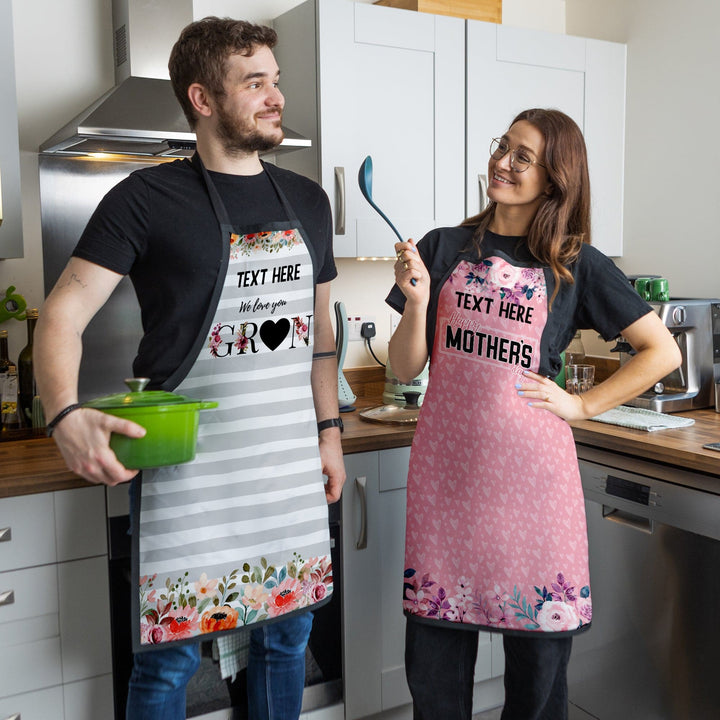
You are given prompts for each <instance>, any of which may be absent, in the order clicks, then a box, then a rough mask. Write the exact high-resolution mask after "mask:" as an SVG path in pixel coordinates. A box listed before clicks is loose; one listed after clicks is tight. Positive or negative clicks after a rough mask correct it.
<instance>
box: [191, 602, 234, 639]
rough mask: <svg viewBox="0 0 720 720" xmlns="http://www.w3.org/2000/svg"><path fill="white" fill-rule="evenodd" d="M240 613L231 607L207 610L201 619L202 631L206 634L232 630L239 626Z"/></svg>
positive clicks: (223, 606)
mask: <svg viewBox="0 0 720 720" xmlns="http://www.w3.org/2000/svg"><path fill="white" fill-rule="evenodd" d="M237 619H238V611H237V610H233V608H231V607H230V606H229V605H222V606H221V607H217V608H213V609H212V610H207V611H206V612H204V613H203V614H202V617H201V618H200V630H201V632H204V633H210V632H218V631H219V630H232V629H233V628H234V627H236V626H237Z"/></svg>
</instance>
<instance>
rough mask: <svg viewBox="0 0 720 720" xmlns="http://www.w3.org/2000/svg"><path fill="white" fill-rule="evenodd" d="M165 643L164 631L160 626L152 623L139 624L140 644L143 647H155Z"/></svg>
mask: <svg viewBox="0 0 720 720" xmlns="http://www.w3.org/2000/svg"><path fill="white" fill-rule="evenodd" d="M164 641H165V630H164V628H163V626H162V625H157V624H155V623H153V622H143V623H141V624H140V642H141V643H142V644H143V645H157V644H159V643H161V642H164Z"/></svg>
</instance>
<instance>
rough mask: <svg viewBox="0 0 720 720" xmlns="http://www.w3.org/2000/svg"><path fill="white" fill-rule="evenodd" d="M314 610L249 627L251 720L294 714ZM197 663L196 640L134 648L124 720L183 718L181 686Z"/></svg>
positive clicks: (290, 718) (288, 718)
mask: <svg viewBox="0 0 720 720" xmlns="http://www.w3.org/2000/svg"><path fill="white" fill-rule="evenodd" d="M311 628H312V613H311V612H306V613H302V614H299V615H295V616H293V617H292V618H288V619H287V620H279V621H277V622H273V623H269V624H266V625H262V626H261V627H259V628H256V629H255V630H252V631H251V634H250V655H249V659H248V669H247V674H248V708H249V712H250V717H251V718H252V720H296V718H298V716H299V715H300V708H301V706H302V694H303V687H304V686H305V647H306V646H307V641H308V638H309V637H310V630H311ZM199 664H200V645H199V644H188V645H181V646H179V647H176V648H173V647H170V648H167V649H164V650H151V651H148V652H144V653H138V654H137V655H135V657H134V659H133V671H132V675H131V676H130V684H129V690H128V701H127V714H126V718H127V720H185V688H186V687H187V684H188V682H189V681H190V678H191V677H192V676H193V675H194V674H195V671H196V670H197V669H198V666H199Z"/></svg>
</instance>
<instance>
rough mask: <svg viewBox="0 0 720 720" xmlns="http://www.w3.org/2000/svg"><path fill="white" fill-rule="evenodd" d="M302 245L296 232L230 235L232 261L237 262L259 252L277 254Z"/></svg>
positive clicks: (274, 231) (281, 231) (273, 231)
mask: <svg viewBox="0 0 720 720" xmlns="http://www.w3.org/2000/svg"><path fill="white" fill-rule="evenodd" d="M301 243H302V240H300V238H299V237H298V236H297V233H296V232H295V230H266V231H263V232H257V233H248V234H247V235H239V234H238V233H230V259H231V260H237V258H239V257H240V256H241V255H252V254H253V253H258V252H268V253H277V252H280V250H282V249H284V248H291V247H293V246H295V245H300V244H301Z"/></svg>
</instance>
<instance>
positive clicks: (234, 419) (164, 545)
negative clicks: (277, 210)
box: [132, 156, 333, 652]
mask: <svg viewBox="0 0 720 720" xmlns="http://www.w3.org/2000/svg"><path fill="white" fill-rule="evenodd" d="M194 163H195V165H196V167H198V169H199V171H200V172H202V175H203V178H204V179H205V183H206V186H207V189H208V193H209V195H210V198H211V200H212V203H213V207H214V210H215V213H216V215H217V217H218V222H219V223H220V227H221V231H222V235H223V238H225V239H226V242H225V245H226V256H225V257H224V258H223V263H222V267H221V271H220V275H219V281H218V288H217V289H216V294H215V297H216V298H217V304H216V305H215V303H213V307H212V308H210V310H209V312H208V314H207V316H206V318H205V323H204V328H203V333H202V336H201V338H199V341H198V345H199V349H198V352H197V354H196V356H195V353H193V355H192V356H191V359H190V361H189V362H187V363H186V364H185V367H182V368H180V369H179V371H178V372H177V373H176V374H175V375H174V376H173V378H171V380H170V381H169V382H170V384H171V385H174V386H175V387H174V389H175V390H177V391H178V392H180V393H182V394H183V395H188V396H190V397H196V398H198V399H204V400H216V401H217V402H218V403H219V406H218V408H217V409H216V410H211V411H207V412H203V413H201V414H200V427H199V430H198V445H197V455H196V457H195V459H194V460H193V461H191V462H189V463H186V464H183V465H177V466H172V467H164V468H158V469H156V470H146V471H144V472H143V473H142V485H141V491H140V492H139V493H137V492H136V493H135V502H134V503H133V510H132V511H133V527H134V528H137V532H135V533H134V536H133V574H134V579H135V581H136V582H137V585H136V587H137V588H138V592H137V594H136V597H134V598H133V601H134V608H133V623H134V627H133V650H134V651H135V652H138V651H142V650H146V649H150V648H152V647H158V646H164V647H168V646H170V645H171V644H175V643H178V642H184V641H185V642H187V641H198V640H209V639H212V638H215V637H218V636H220V635H221V634H227V633H230V632H233V631H237V630H238V629H242V628H244V627H246V626H257V625H258V623H262V622H268V621H272V620H273V619H275V618H279V617H284V616H287V614H288V613H293V612H302V611H304V610H306V609H308V608H311V607H312V606H316V605H318V604H319V603H323V602H326V601H327V600H329V599H330V595H331V594H332V589H333V580H332V566H331V561H330V539H329V530H328V509H327V503H326V499H325V492H324V484H323V483H324V481H323V476H322V469H321V463H320V456H319V451H318V435H317V424H316V422H317V421H316V417H315V409H314V404H313V395H312V389H311V385H310V372H311V366H312V354H313V322H314V280H313V257H312V254H311V253H312V248H311V247H310V246H309V245H306V244H305V242H304V240H303V231H302V227H301V226H300V223H299V222H297V221H296V220H295V219H294V218H295V215H294V213H293V211H292V209H291V208H290V206H289V204H288V201H287V199H286V198H285V195H284V193H283V192H282V190H281V189H280V187H279V186H278V185H277V183H276V181H275V180H274V178H273V177H272V175H271V174H270V173H269V172H268V173H267V174H268V177H269V179H270V181H271V183H272V185H273V187H274V189H275V192H276V193H277V195H278V198H279V200H280V203H281V205H282V206H283V208H284V210H285V213H286V215H287V217H288V221H287V222H280V223H271V224H268V225H266V226H264V227H262V228H258V227H251V228H244V227H233V226H231V223H230V221H229V218H228V214H227V211H226V209H225V207H224V204H223V203H222V200H221V198H220V196H219V194H218V192H217V190H216V188H215V186H214V184H213V182H212V179H211V178H210V176H209V175H208V173H207V171H206V170H205V168H204V167H203V166H202V163H201V162H199V157H197V156H196V159H195V160H194ZM266 172H267V170H266ZM193 357H194V360H192V358H193ZM178 380H179V382H178V384H175V382H176V381H178ZM167 384H168V383H166V385H167Z"/></svg>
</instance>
